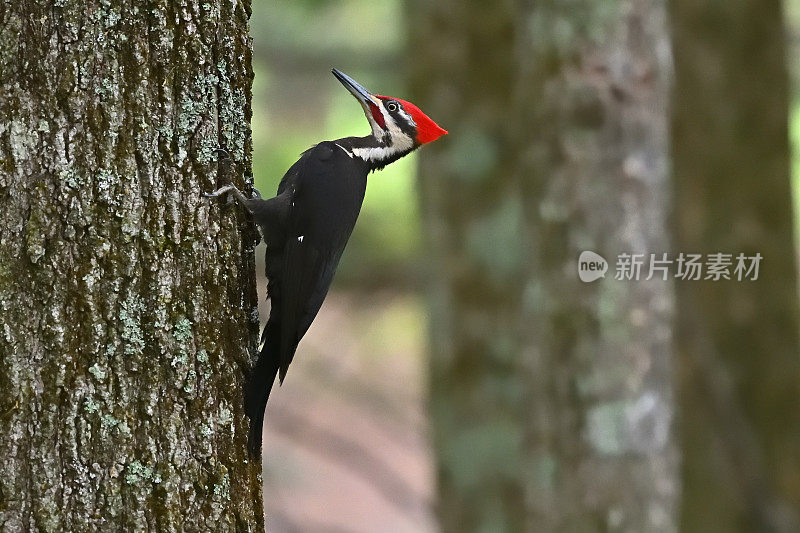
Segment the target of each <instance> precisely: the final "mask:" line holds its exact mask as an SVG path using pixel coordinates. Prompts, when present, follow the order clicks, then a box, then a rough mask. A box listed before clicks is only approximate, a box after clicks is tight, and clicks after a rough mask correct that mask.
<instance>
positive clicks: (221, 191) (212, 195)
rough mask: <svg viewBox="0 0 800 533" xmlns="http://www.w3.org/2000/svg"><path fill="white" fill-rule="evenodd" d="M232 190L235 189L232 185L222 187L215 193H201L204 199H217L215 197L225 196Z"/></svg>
mask: <svg viewBox="0 0 800 533" xmlns="http://www.w3.org/2000/svg"><path fill="white" fill-rule="evenodd" d="M233 189H235V187H234V186H233V185H223V186H222V187H220V188H219V189H217V190H216V191H211V192H206V193H203V196H204V197H206V198H217V197H219V196H221V195H223V194H225V193H226V192H228V191H232V190H233Z"/></svg>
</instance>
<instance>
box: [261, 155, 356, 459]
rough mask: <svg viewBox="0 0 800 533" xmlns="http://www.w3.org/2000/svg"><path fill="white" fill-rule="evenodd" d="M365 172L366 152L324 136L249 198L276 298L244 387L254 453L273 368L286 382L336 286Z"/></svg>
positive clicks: (270, 292)
mask: <svg viewBox="0 0 800 533" xmlns="http://www.w3.org/2000/svg"><path fill="white" fill-rule="evenodd" d="M368 172H369V166H368V165H367V164H366V163H365V162H364V161H363V160H361V159H357V158H354V157H351V156H350V155H348V154H347V153H346V152H345V150H344V149H343V148H340V147H339V146H337V145H336V143H335V142H331V141H326V142H322V143H320V144H318V145H316V146H314V147H313V148H311V149H309V150H307V151H306V152H305V153H303V155H302V156H301V157H300V159H299V160H298V161H297V162H296V163H295V164H294V165H292V167H291V168H290V169H289V171H288V172H287V173H286V175H285V176H284V177H283V179H282V180H281V183H280V185H279V187H278V195H277V196H276V197H275V198H272V199H270V200H262V199H249V200H246V203H247V206H248V208H249V209H250V211H251V212H252V213H253V217H254V220H255V222H256V223H257V224H258V225H259V226H260V228H261V232H262V235H263V236H264V240H265V242H266V244H267V252H266V261H265V263H266V274H267V278H268V279H269V283H268V285H267V291H268V295H269V298H270V301H271V304H272V310H271V312H270V317H269V320H268V321H267V325H266V326H265V327H264V331H263V333H262V336H261V342H262V348H261V351H260V354H259V358H258V362H257V364H256V367H255V368H254V370H253V372H252V373H251V376H250V380H249V383H248V388H247V395H246V410H247V414H248V416H249V417H250V419H251V421H252V423H251V431H250V439H249V447H250V450H251V452H253V453H257V452H258V451H259V450H260V448H261V426H262V421H263V417H264V407H265V406H266V404H267V400H268V399H269V394H270V389H271V387H272V383H273V381H274V380H275V376H276V375H277V376H278V377H279V379H280V381H281V382H283V379H284V377H285V376H286V371H287V369H288V368H289V364H290V363H291V362H292V358H293V357H294V353H295V350H296V349H297V344H298V343H299V342H300V339H302V338H303V335H305V333H306V331H308V328H309V326H311V322H312V321H313V320H314V318H315V317H316V316H317V313H318V312H319V309H320V307H321V306H322V302H323V301H324V300H325V296H326V295H327V293H328V289H329V288H330V286H331V282H332V281H333V275H334V273H335V272H336V267H337V265H338V264H339V259H341V257H342V252H344V248H345V245H346V244H347V240H348V239H349V238H350V234H351V233H352V231H353V227H354V226H355V223H356V219H357V218H358V213H359V211H360V210H361V203H362V201H363V200H364V193H365V191H366V187H367V174H368Z"/></svg>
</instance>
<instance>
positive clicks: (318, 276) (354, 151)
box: [206, 69, 447, 457]
mask: <svg viewBox="0 0 800 533" xmlns="http://www.w3.org/2000/svg"><path fill="white" fill-rule="evenodd" d="M333 74H334V75H335V76H336V78H337V79H339V81H341V82H342V84H343V85H345V87H347V89H348V90H349V91H350V92H351V93H352V94H353V96H354V97H355V98H356V99H357V100H358V101H359V102H360V103H361V106H362V108H363V109H364V113H365V115H366V117H367V120H368V121H369V123H370V126H371V128H372V135H368V136H366V137H345V138H342V139H338V140H336V141H324V142H321V143H319V144H317V145H315V146H313V147H312V148H310V149H308V150H306V151H305V152H303V154H302V155H301V156H300V159H299V160H298V161H297V162H296V163H295V164H294V165H292V167H291V168H290V169H289V170H288V171H287V172H286V174H285V175H284V176H283V179H282V180H281V182H280V185H279V186H278V194H277V196H275V197H274V198H270V199H268V200H265V199H262V198H260V197H257V198H246V197H245V196H244V195H243V194H242V193H241V192H240V191H239V190H238V189H236V187H234V186H233V185H226V186H224V187H222V188H220V189H218V190H217V191H214V192H213V193H210V194H208V195H206V196H209V197H216V196H219V195H221V194H223V193H225V192H231V193H232V194H234V196H235V197H236V199H237V200H238V201H239V203H241V204H243V205H244V206H245V207H246V208H247V210H248V211H249V212H250V213H251V214H252V216H253V219H254V221H255V222H256V224H257V225H258V226H259V229H260V232H261V235H262V236H263V238H264V241H265V243H266V245H267V252H266V274H267V278H268V280H269V281H268V284H267V291H268V296H269V299H270V302H271V304H272V307H271V310H270V316H269V319H268V320H267V323H266V325H265V326H264V330H263V332H262V334H261V349H260V350H259V355H258V360H257V362H256V364H255V366H254V367H253V370H252V372H251V373H250V376H249V379H248V383H247V389H246V391H245V410H246V412H247V415H248V416H249V417H250V435H249V440H248V449H249V451H250V454H251V455H252V456H254V457H255V456H258V455H259V454H260V452H261V434H262V425H263V421H264V409H265V407H266V404H267V401H268V400H269V395H270V392H271V390H272V386H273V383H274V381H275V377H276V376H277V377H278V379H279V380H280V382H281V383H283V379H284V378H285V377H286V371H287V370H288V368H289V365H290V364H291V362H292V359H293V358H294V353H295V351H296V350H297V345H298V343H299V342H300V339H302V338H303V335H305V333H306V331H308V328H309V327H310V326H311V323H312V322H313V321H314V318H315V317H316V316H317V313H318V312H319V310H320V307H321V306H322V302H323V301H324V300H325V296H326V295H327V293H328V289H329V288H330V286H331V282H332V281H333V276H334V273H335V272H336V267H337V266H338V264H339V259H341V257H342V253H343V252H344V248H345V246H346V245H347V241H348V239H349V238H350V234H351V233H352V232H353V228H354V226H355V223H356V219H357V218H358V213H359V211H360V210H361V204H362V202H363V200H364V193H365V192H366V187H367V174H369V172H370V171H373V170H379V169H381V168H383V167H385V166H386V165H388V164H390V163H392V162H394V161H396V160H397V159H399V158H401V157H403V156H404V155H406V154H408V153H409V152H411V151H413V150H415V149H416V148H418V147H419V146H421V145H422V144H424V143H427V142H430V141H432V140H434V139H436V138H438V137H439V136H440V135H443V134H445V133H447V132H446V131H445V130H443V129H441V128H440V127H439V126H438V125H437V124H436V123H435V122H433V121H432V120H431V119H430V118H428V117H427V116H426V115H425V114H424V113H422V112H421V111H420V110H419V109H418V108H417V107H416V106H414V105H413V104H411V103H410V102H406V101H404V100H400V99H396V98H389V97H385V96H375V95H372V94H371V93H369V92H368V91H367V90H366V89H364V88H363V87H362V86H361V85H359V84H358V83H357V82H356V81H355V80H353V79H352V78H350V77H349V76H347V75H346V74H344V73H342V72H339V71H338V70H336V69H333Z"/></svg>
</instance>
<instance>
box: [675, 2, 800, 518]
mask: <svg viewBox="0 0 800 533" xmlns="http://www.w3.org/2000/svg"><path fill="white" fill-rule="evenodd" d="M671 10H672V20H673V21H674V27H675V73H676V90H675V119H674V129H673V131H674V134H673V139H674V141H673V144H674V161H675V163H674V166H675V184H676V222H677V241H676V244H677V246H678V247H679V249H681V250H684V251H687V252H696V253H717V252H724V253H731V254H734V256H735V255H736V254H739V253H744V254H745V255H747V256H754V255H755V254H757V253H760V254H761V256H762V257H763V260H762V263H761V266H760V269H759V275H758V280H756V281H744V282H739V281H735V280H734V281H705V282H700V281H697V282H691V283H689V282H687V283H682V284H678V317H679V319H680V320H679V322H678V331H679V337H678V338H679V339H680V342H679V344H678V348H679V350H678V352H679V362H680V366H679V368H680V382H679V383H680V385H679V390H680V398H681V404H682V409H681V413H682V416H681V419H682V423H681V427H682V440H683V442H682V448H683V455H684V460H683V469H682V474H683V478H684V486H685V489H684V495H683V502H682V511H683V516H682V521H681V526H682V529H683V530H684V531H687V532H690V533H693V532H703V533H715V532H750V531H787V532H788V531H800V417H799V416H798V413H797V410H798V405H800V379H799V378H800V346H799V345H798V341H799V340H800V339H798V316H799V315H800V313H798V298H797V294H798V293H797V275H796V248H795V246H794V243H795V241H794V238H793V217H792V202H791V196H792V195H791V182H790V149H789V136H788V124H787V118H788V111H789V80H788V73H787V65H786V55H787V51H786V42H785V32H784V26H783V20H782V13H781V3H780V2H779V1H778V0H768V1H756V0H744V1H740V2H695V1H694V0H676V1H674V2H672V3H671Z"/></svg>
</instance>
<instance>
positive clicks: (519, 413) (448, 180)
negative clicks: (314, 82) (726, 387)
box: [408, 0, 678, 532]
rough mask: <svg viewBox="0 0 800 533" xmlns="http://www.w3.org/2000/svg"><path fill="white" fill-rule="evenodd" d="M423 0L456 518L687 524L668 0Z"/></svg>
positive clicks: (435, 408) (416, 12)
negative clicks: (682, 492) (643, 259)
mask: <svg viewBox="0 0 800 533" xmlns="http://www.w3.org/2000/svg"><path fill="white" fill-rule="evenodd" d="M412 4H413V5H412V7H411V9H409V10H408V12H409V13H411V19H410V21H409V28H410V30H411V37H410V39H409V42H411V43H414V44H415V45H416V46H419V49H422V50H426V55H425V56H424V57H420V56H419V55H418V54H415V57H414V63H413V68H412V81H413V92H415V93H416V95H417V99H418V100H420V104H421V105H422V107H423V109H425V110H426V111H429V112H430V114H431V116H433V117H434V118H435V119H437V120H438V121H440V122H441V124H442V125H443V126H444V127H446V128H448V129H449V130H450V136H448V137H446V138H444V139H443V140H442V141H440V142H438V143H436V144H435V145H434V146H431V147H430V148H426V150H425V151H424V152H422V153H421V154H420V158H421V160H420V161H421V167H420V187H421V193H422V197H423V206H424V214H425V217H426V221H425V222H426V224H427V226H426V234H427V235H428V236H429V244H430V246H429V252H430V254H431V256H432V260H433V268H432V284H431V287H432V297H431V300H432V321H431V335H432V350H433V355H432V363H431V373H430V386H431V398H430V403H431V409H432V416H433V436H434V445H435V449H436V453H437V456H438V462H439V466H438V468H439V470H438V483H439V514H440V518H441V520H442V527H443V530H444V531H453V532H456V531H458V532H461V531H674V530H675V529H676V527H677V508H676V502H677V499H678V489H677V485H678V483H677V477H676V474H677V452H676V446H675V444H674V440H673V439H674V437H673V428H672V416H673V413H674V408H673V401H674V400H673V394H672V388H671V372H670V368H671V359H670V351H671V340H672V330H671V315H672V308H673V296H672V286H671V284H670V282H669V281H663V280H661V279H660V277H659V276H658V275H656V277H654V278H653V279H652V280H649V281H644V278H645V277H647V271H646V270H645V269H643V275H642V281H638V282H636V281H617V280H614V279H613V278H614V268H615V265H614V263H615V261H616V257H617V255H618V254H619V253H622V252H627V253H651V252H653V253H655V252H664V251H667V250H668V247H669V239H668V237H667V230H666V226H667V224H666V213H667V207H668V205H669V203H670V201H669V200H670V199H669V186H668V164H667V141H668V135H667V93H668V86H669V83H668V82H669V72H670V64H669V42H668V38H667V33H666V20H665V15H664V6H663V3H662V2H659V1H649V0H648V1H645V0H641V1H639V0H625V1H620V2H608V3H603V2H592V1H588V0H586V1H579V2H577V3H576V2H570V3H567V4H563V3H560V2H555V1H546V2H533V1H525V2H522V3H516V2H503V3H501V4H500V5H498V4H497V3H486V2H478V1H470V2H459V1H455V0H443V1H439V2H435V3H433V2H423V1H421V0H418V1H415V2H412ZM415 50H416V48H415ZM583 250H593V251H595V252H598V253H599V254H601V255H603V256H605V257H606V258H607V259H608V260H609V261H610V263H611V265H610V272H609V273H608V274H607V275H606V278H605V279H602V280H598V281H595V282H594V283H591V284H590V283H583V282H581V281H580V280H579V278H578V275H577V260H578V256H579V254H580V252H581V251H583Z"/></svg>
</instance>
